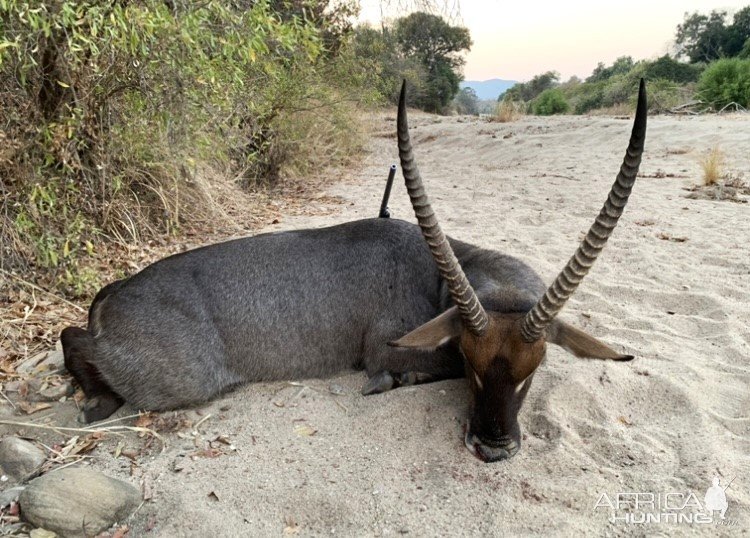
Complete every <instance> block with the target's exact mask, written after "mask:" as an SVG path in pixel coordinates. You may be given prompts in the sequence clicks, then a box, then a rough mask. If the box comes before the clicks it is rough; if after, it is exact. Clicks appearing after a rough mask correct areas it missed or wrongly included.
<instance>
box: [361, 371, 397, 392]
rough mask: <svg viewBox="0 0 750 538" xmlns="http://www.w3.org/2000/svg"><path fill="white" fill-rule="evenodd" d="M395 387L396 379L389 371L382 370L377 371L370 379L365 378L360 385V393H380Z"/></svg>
mask: <svg viewBox="0 0 750 538" xmlns="http://www.w3.org/2000/svg"><path fill="white" fill-rule="evenodd" d="M395 387H396V380H395V379H393V376H392V375H391V374H390V372H388V371H386V370H383V371H382V372H378V373H377V374H375V375H374V376H372V377H371V378H370V379H368V380H367V383H365V386H364V387H362V395H363V396H369V395H371V394H380V393H381V392H386V391H388V390H391V389H392V388H395Z"/></svg>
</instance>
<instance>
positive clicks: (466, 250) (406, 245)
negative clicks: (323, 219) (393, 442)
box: [88, 219, 545, 410]
mask: <svg viewBox="0 0 750 538" xmlns="http://www.w3.org/2000/svg"><path fill="white" fill-rule="evenodd" d="M450 242H451V245H452V247H453V249H454V251H455V253H456V256H457V257H458V259H459V261H460V263H461V265H462V267H463V268H464V271H465V272H466V274H467V276H468V277H469V280H470V281H471V283H472V285H473V286H474V288H475V290H476V291H477V294H478V295H479V298H480V300H481V302H482V303H483V305H484V307H485V308H486V309H488V310H492V311H496V312H526V311H528V310H529V309H531V308H532V307H533V305H534V304H535V303H536V301H537V300H538V299H539V297H540V296H541V295H542V294H543V293H544V291H545V286H544V284H543V283H542V281H541V279H540V278H539V276H538V275H537V274H536V273H535V272H534V271H533V270H532V269H531V268H530V267H528V266H527V265H526V264H524V263H523V262H521V261H519V260H517V259H515V258H513V257H510V256H506V255H504V254H500V253H498V252H494V251H489V250H484V249H480V248H478V247H476V246H473V245H470V244H467V243H463V242H461V241H456V240H453V239H451V240H450ZM450 306H451V302H450V298H449V295H448V291H447V288H446V285H445V283H444V282H443V281H442V279H441V278H440V277H439V275H438V271H437V268H436V266H435V262H434V260H433V258H432V256H431V255H430V252H429V250H428V249H427V246H426V245H425V242H424V239H423V238H422V235H421V233H420V231H419V228H418V227H417V226H416V225H414V224H410V223H407V222H404V221H400V220H395V219H367V220H360V221H355V222H349V223H346V224H341V225H338V226H332V227H328V228H322V229H315V230H300V231H289V232H282V233H271V234H263V235H258V236H255V237H249V238H244V239H238V240H234V241H228V242H224V243H219V244H216V245H211V246H207V247H203V248H199V249H196V250H192V251H189V252H185V253H182V254H178V255H175V256H170V257H168V258H166V259H163V260H161V261H159V262H156V263H154V264H153V265H151V266H149V267H146V268H145V269H144V270H143V271H141V272H140V273H138V274H136V275H133V276H132V277H130V278H127V279H125V280H120V281H118V282H115V283H113V284H110V285H109V286H107V287H105V288H103V289H102V290H101V291H100V292H99V294H98V295H97V297H96V298H95V299H94V302H93V304H92V305H91V309H90V311H89V324H88V333H89V334H90V335H91V336H92V337H93V342H94V344H93V346H92V352H91V354H90V357H88V359H89V362H90V363H91V364H92V365H93V366H94V367H95V368H96V369H97V370H98V371H99V374H100V375H101V377H102V378H103V379H104V380H105V381H106V383H107V384H108V385H109V386H110V387H111V388H112V390H114V392H116V393H117V394H119V395H120V396H122V398H124V399H125V400H126V401H127V402H129V403H130V404H132V405H133V406H134V407H136V408H138V409H149V410H164V409H172V408H177V407H183V406H188V405H192V404H196V403H200V402H203V401H206V400H208V399H210V398H212V397H214V396H216V395H217V394H219V393H221V392H223V391H226V390H228V389H230V388H232V387H233V386H236V385H238V384H241V383H247V382H251V381H269V380H279V379H295V378H304V377H320V376H326V375H329V374H332V373H335V372H338V371H342V370H345V369H350V368H355V369H365V370H366V371H367V373H368V374H369V375H371V376H372V375H374V374H376V373H377V372H379V371H382V370H387V371H390V372H423V373H427V374H431V375H433V376H435V378H447V377H458V376H461V375H463V372H464V365H463V359H462V358H461V354H460V352H459V351H458V348H457V346H455V345H453V344H450V345H447V346H443V347H441V348H439V349H437V350H434V351H429V352H428V351H415V350H407V349H398V348H392V347H389V346H387V342H389V341H391V340H395V339H397V338H399V337H401V336H403V335H404V334H406V333H408V332H409V331H411V330H412V329H414V328H416V327H418V326H419V325H421V324H423V323H425V322H426V321H429V320H430V319H432V318H434V317H435V316H437V315H438V314H440V313H441V312H443V311H445V310H446V309H447V308H448V307H450Z"/></svg>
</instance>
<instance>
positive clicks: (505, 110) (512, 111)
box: [490, 101, 524, 123]
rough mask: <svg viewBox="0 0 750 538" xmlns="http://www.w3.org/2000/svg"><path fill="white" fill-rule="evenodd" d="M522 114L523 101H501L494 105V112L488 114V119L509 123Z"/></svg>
mask: <svg viewBox="0 0 750 538" xmlns="http://www.w3.org/2000/svg"><path fill="white" fill-rule="evenodd" d="M523 114H524V113H523V103H517V102H515V101H501V102H499V103H498V104H497V106H496V107H495V114H494V115H492V116H490V121H493V122H499V123H509V122H513V121H516V120H518V119H519V118H520V117H521V116H523Z"/></svg>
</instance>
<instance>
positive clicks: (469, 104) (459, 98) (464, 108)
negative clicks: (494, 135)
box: [453, 88, 479, 116]
mask: <svg viewBox="0 0 750 538" xmlns="http://www.w3.org/2000/svg"><path fill="white" fill-rule="evenodd" d="M453 107H454V108H455V110H456V112H457V113H458V114H466V115H471V116H476V115H477V114H479V98H478V97H477V92H475V91H474V89H473V88H462V89H461V90H460V91H459V92H458V93H457V94H456V97H455V98H454V99H453Z"/></svg>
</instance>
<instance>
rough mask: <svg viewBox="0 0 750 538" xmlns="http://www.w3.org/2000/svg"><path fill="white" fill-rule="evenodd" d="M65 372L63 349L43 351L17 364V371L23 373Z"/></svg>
mask: <svg viewBox="0 0 750 538" xmlns="http://www.w3.org/2000/svg"><path fill="white" fill-rule="evenodd" d="M63 372H65V357H64V355H63V352H62V349H54V350H50V351H42V352H41V353H37V354H36V355H34V356H33V357H30V358H28V359H26V360H24V361H21V362H20V363H19V364H18V365H16V373H19V374H22V375H53V374H61V373H63Z"/></svg>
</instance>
